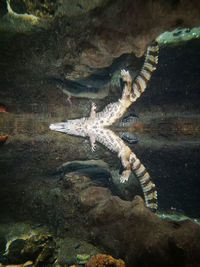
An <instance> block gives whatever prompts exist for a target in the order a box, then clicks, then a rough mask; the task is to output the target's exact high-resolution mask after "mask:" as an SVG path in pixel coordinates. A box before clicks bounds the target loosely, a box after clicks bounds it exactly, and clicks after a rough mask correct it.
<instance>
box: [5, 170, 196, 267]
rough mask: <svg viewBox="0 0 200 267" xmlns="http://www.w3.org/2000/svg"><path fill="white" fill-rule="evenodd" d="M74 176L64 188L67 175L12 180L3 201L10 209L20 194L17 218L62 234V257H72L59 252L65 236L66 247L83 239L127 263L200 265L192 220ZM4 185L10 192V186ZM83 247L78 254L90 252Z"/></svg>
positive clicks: (63, 259) (64, 260)
mask: <svg viewBox="0 0 200 267" xmlns="http://www.w3.org/2000/svg"><path fill="white" fill-rule="evenodd" d="M76 176H77V177H78V174H76V175H74V183H73V184H71V185H70V186H68V188H66V187H65V186H64V184H63V179H71V178H70V176H69V177H68V178H61V179H56V180H55V179H54V181H52V180H47V179H44V177H43V178H41V179H37V181H36V180H35V181H34V180H33V181H32V183H30V182H29V183H28V184H23V185H17V186H16V185H15V191H16V192H17V193H16V194H15V195H14V194H13V196H12V199H10V202H9V203H8V206H7V207H8V208H9V210H10V211H12V210H13V209H14V207H16V206H15V203H16V201H17V199H16V198H17V197H19V195H20V196H21V197H20V199H18V204H20V205H18V214H17V218H19V217H20V219H21V220H22V219H23V220H25V219H27V218H28V219H29V220H31V219H32V220H35V221H37V222H40V223H43V224H47V225H49V227H50V228H51V230H52V231H53V232H54V233H55V234H56V236H57V237H60V238H62V240H63V241H61V242H60V245H59V246H61V247H60V248H61V252H59V260H60V261H61V262H66V261H67V259H70V257H63V253H64V250H63V247H62V246H63V245H62V244H64V243H63V242H64V239H65V238H66V242H68V243H69V244H68V246H69V249H70V247H71V249H70V251H73V250H74V246H75V244H76V243H77V241H76V240H80V241H81V240H85V241H86V242H88V243H92V244H93V245H95V246H96V247H97V248H96V249H94V251H98V247H99V248H101V250H102V248H103V250H104V251H105V252H106V253H108V254H111V255H113V257H115V258H122V259H124V261H125V263H126V266H130V267H131V266H136V267H137V266H141V265H142V266H161V265H162V266H177V265H179V264H180V265H181V266H188V265H189V266H193V267H197V266H199V264H200V260H199V250H200V244H199V242H198V241H199V238H200V226H199V225H198V224H196V223H194V222H192V221H190V220H185V221H179V222H178V221H172V220H170V219H161V218H159V217H158V216H157V215H155V214H154V213H152V212H151V211H149V210H148V209H147V208H146V207H145V206H144V201H143V200H142V198H141V197H139V196H136V197H135V198H134V199H133V200H132V201H124V200H122V199H120V198H119V197H118V196H114V195H112V193H111V192H110V191H109V189H107V188H104V187H101V186H96V185H95V182H93V185H92V183H91V181H90V180H89V178H88V179H87V180H86V179H85V180H83V179H82V178H83V176H79V179H77V178H76ZM7 190H11V191H12V186H10V188H8V187H7ZM15 216H16V215H15ZM68 237H74V240H75V241H73V242H71V241H70V240H69V239H67V238H68ZM33 241H34V239H33ZM81 242H82V241H81ZM73 244H74V245H73ZM86 247H88V246H85V245H84V243H82V248H81V250H77V251H76V253H78V251H82V252H81V253H88V252H86V251H84V248H86ZM88 248H89V247H88ZM87 251H88V250H87ZM89 251H91V249H90V250H89ZM70 253H71V252H70ZM74 253H75V251H74ZM70 255H71V257H72V256H73V255H74V254H73V255H72V254H70ZM72 258H73V257H72Z"/></svg>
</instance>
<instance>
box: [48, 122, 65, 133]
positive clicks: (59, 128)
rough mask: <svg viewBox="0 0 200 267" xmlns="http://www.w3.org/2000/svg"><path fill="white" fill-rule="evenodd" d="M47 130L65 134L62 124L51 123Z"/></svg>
mask: <svg viewBox="0 0 200 267" xmlns="http://www.w3.org/2000/svg"><path fill="white" fill-rule="evenodd" d="M49 129H50V130H52V131H57V132H62V133H65V132H66V127H65V124H64V123H53V124H50V125H49Z"/></svg>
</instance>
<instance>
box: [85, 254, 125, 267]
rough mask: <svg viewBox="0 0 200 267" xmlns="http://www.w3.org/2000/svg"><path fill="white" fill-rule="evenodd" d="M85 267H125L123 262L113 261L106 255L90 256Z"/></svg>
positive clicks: (119, 260)
mask: <svg viewBox="0 0 200 267" xmlns="http://www.w3.org/2000/svg"><path fill="white" fill-rule="evenodd" d="M86 266H87V267H95V266H97V267H98V266H99V267H100V266H101V267H104V266H116V267H125V266H126V265H125V262H124V261H123V260H121V259H115V258H113V257H112V256H110V255H107V254H96V255H94V256H92V257H91V258H90V259H89V261H88V262H87V263H86Z"/></svg>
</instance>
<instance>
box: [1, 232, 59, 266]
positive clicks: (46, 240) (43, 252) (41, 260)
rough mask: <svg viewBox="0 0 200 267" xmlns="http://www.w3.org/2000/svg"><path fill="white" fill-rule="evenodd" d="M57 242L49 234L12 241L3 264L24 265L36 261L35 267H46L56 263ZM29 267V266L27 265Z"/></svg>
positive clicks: (2, 260)
mask: <svg viewBox="0 0 200 267" xmlns="http://www.w3.org/2000/svg"><path fill="white" fill-rule="evenodd" d="M54 253H55V242H54V241H53V239H52V236H51V235H49V234H44V233H43V234H35V235H33V236H31V237H29V238H28V239H16V240H14V241H12V242H11V243H10V245H9V248H8V253H6V254H5V255H4V256H3V257H2V258H1V262H2V263H3V264H23V263H25V262H26V261H29V260H31V261H34V266H44V265H46V264H49V263H53V262H54V261H55V256H54ZM27 266H28V265H27Z"/></svg>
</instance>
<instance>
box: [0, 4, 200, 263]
mask: <svg viewBox="0 0 200 267" xmlns="http://www.w3.org/2000/svg"><path fill="white" fill-rule="evenodd" d="M59 2H60V5H57V4H58V1H54V2H52V1H50V0H49V1H39V0H38V1H23V3H24V4H23V3H22V1H12V0H11V1H10V3H11V7H12V9H13V12H14V13H12V12H9V14H8V13H7V11H6V2H5V1H2V5H0V58H1V71H0V82H1V87H0V103H1V104H4V105H5V106H6V107H7V111H8V112H7V113H6V112H1V113H0V116H1V117H0V136H6V135H7V134H8V135H9V137H8V139H7V141H6V142H4V144H2V145H1V147H0V149H1V151H0V152H1V153H0V183H1V186H0V203H1V207H0V213H1V218H6V217H7V216H8V217H10V216H11V217H13V218H14V219H16V220H17V221H18V220H24V219H31V220H33V222H35V223H36V224H38V223H39V224H40V223H44V224H48V225H49V227H50V228H51V229H52V231H53V232H54V233H55V235H56V236H57V237H60V236H62V237H64V238H67V237H71V238H75V240H83V239H84V240H86V241H87V242H88V243H92V244H94V245H96V246H97V247H98V246H100V247H101V248H100V250H101V249H102V248H103V250H105V253H109V254H111V255H113V256H114V257H119V258H123V259H124V260H125V262H126V264H127V266H130V267H133V266H136V267H137V266H154V267H155V266H159V267H160V266H166V267H168V266H185V267H188V266H190V267H191V266H193V267H194V266H195V267H198V266H200V262H199V251H200V247H199V238H200V230H199V226H198V225H197V224H195V223H193V222H192V221H189V220H186V221H184V222H175V221H172V220H169V219H161V218H159V217H157V216H156V215H155V214H152V213H151V212H150V211H149V210H147V209H146V208H145V207H144V204H143V200H142V199H141V198H140V197H136V198H134V199H133V197H134V195H135V185H134V184H133V186H132V184H131V185H130V184H128V185H125V186H124V187H123V188H122V193H120V194H119V195H121V196H122V197H123V199H127V200H122V199H120V198H119V196H114V195H113V194H112V193H111V192H110V190H109V189H108V188H103V186H105V185H107V186H110V185H109V183H108V182H105V181H104V183H103V182H102V181H103V180H104V178H105V177H103V179H102V180H101V179H100V181H97V180H95V179H93V178H92V177H87V176H86V175H84V174H82V175H80V174H79V173H68V174H67V175H63V174H62V175H60V174H56V175H54V176H53V175H49V173H48V172H47V171H52V170H55V169H56V168H57V167H58V166H60V165H61V164H63V163H64V162H69V161H73V160H79V161H83V160H86V159H96V160H97V159H100V158H101V159H103V160H104V161H105V162H106V163H107V164H108V166H109V168H110V169H111V171H112V174H113V175H115V177H116V180H117V177H118V175H119V174H118V172H119V169H120V166H119V162H118V161H117V160H116V157H115V155H113V154H112V153H111V152H109V151H107V150H105V148H103V147H101V146H100V145H97V151H96V152H95V153H94V154H91V150H90V146H89V142H88V140H83V139H81V138H80V139H79V138H75V137H71V136H64V135H57V134H54V133H49V132H48V125H49V124H50V123H52V122H55V121H61V120H63V119H67V118H75V117H82V116H84V115H85V116H87V115H88V114H89V110H90V105H91V102H92V101H91V100H90V98H92V99H94V98H96V100H95V102H96V104H97V106H98V109H99V110H101V109H102V108H103V107H105V105H106V104H108V103H109V102H113V101H115V100H116V99H118V97H119V96H120V94H121V91H120V83H119V70H120V69H121V68H127V69H130V71H131V74H132V75H133V76H134V74H136V72H137V70H138V69H139V68H140V67H141V64H142V62H143V59H141V60H140V59H137V58H136V57H140V56H141V55H143V53H144V51H145V49H146V46H147V44H148V43H149V42H150V41H151V40H152V39H153V38H155V37H156V36H157V35H158V34H160V33H162V32H163V31H166V30H172V29H175V28H176V27H188V28H189V27H193V26H197V25H199V24H200V16H199V14H200V2H199V1H198V0H196V1H195V0H193V1H188V0H182V1H173V0H171V1H163V0H160V1H159V0H157V1H134V0H125V1H121V0H117V1H106V0H105V1H103V0H99V1H98V0H97V1H92V0H91V1H83V0H82V1H81V0H80V1H64V0H63V1H59ZM36 3H37V7H36ZM52 3H54V4H53V5H52ZM70 8H71V9H70ZM24 12H30V13H32V14H33V15H35V16H38V18H37V19H35V17H34V19H33V18H32V17H30V16H29V15H24ZM197 37H198V36H197ZM124 53H134V55H133V54H125V55H124ZM199 60H200V54H199V39H197V40H193V41H190V42H188V43H183V44H182V45H180V46H176V47H173V46H171V47H161V49H160V56H159V66H158V70H157V71H156V72H155V74H154V76H153V77H152V80H151V82H150V83H149V85H148V88H147V91H146V92H145V93H144V94H143V95H142V96H141V98H140V99H138V101H137V102H136V103H135V104H134V105H133V106H132V107H131V110H130V111H131V112H133V113H135V114H136V115H138V116H139V120H140V123H139V124H138V127H136V128H134V129H133V131H134V132H136V134H137V136H138V137H139V140H140V141H139V143H138V144H136V145H135V146H134V147H133V150H134V151H135V152H136V154H137V156H138V157H139V158H140V159H141V161H142V162H143V163H144V164H145V166H146V167H147V169H148V170H149V172H150V174H151V176H152V178H153V179H154V181H155V183H156V185H157V187H158V194H159V203H160V207H162V208H166V209H170V207H171V208H172V209H177V210H179V211H181V212H182V210H184V211H185V212H186V214H188V215H190V216H199V215H200V214H199V211H200V201H199V186H200V184H199V183H200V182H199V155H200V154H199V125H200V122H199V115H198V114H199V85H200V84H199V73H200V70H199ZM111 64H112V65H111ZM60 89H61V90H60ZM70 90H71V91H70ZM63 92H64V93H66V94H67V95H68V96H69V95H72V96H76V98H72V99H70V97H69V98H67V97H66V95H64V94H63ZM81 97H84V99H80V98H81ZM86 98H89V100H88V99H86ZM71 103H72V104H71ZM115 193H116V194H117V193H118V192H116V191H115ZM132 199H133V200H132ZM2 240H3V241H2V242H3V245H2V246H1V251H3V250H4V245H5V242H4V235H3V239H2ZM70 244H71V243H70ZM73 249H74V247H73ZM101 252H104V251H101ZM83 253H84V251H83ZM61 258H63V257H61ZM64 260H65V259H64Z"/></svg>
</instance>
